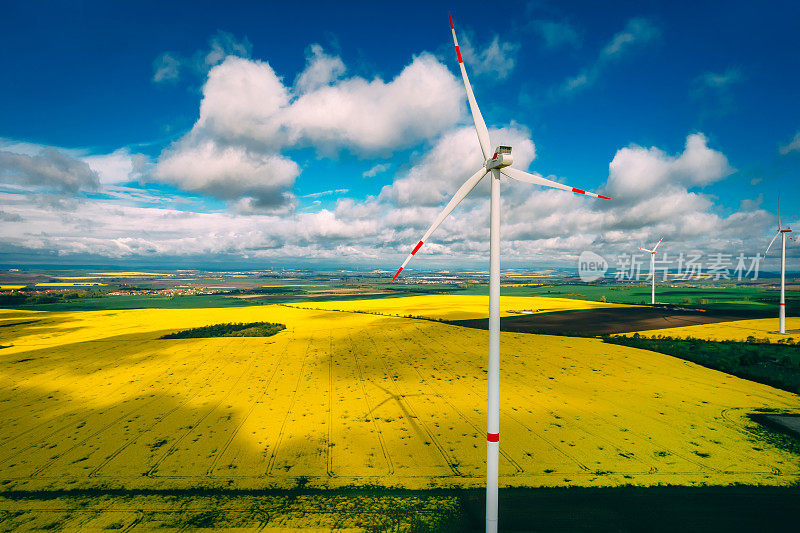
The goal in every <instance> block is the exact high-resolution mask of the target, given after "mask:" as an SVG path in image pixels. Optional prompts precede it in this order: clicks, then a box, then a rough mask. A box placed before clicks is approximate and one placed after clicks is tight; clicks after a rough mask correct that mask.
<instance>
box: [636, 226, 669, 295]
mask: <svg viewBox="0 0 800 533" xmlns="http://www.w3.org/2000/svg"><path fill="white" fill-rule="evenodd" d="M663 240H664V237H661V238H660V239H658V242H657V243H656V245H655V246H653V249H652V250H648V249H647V248H642V247H641V246H640V247H639V249H640V250H642V251H644V252H647V253H648V254H650V275H651V276H653V290H652V291H651V298H650V303H651V304H653V305H655V304H656V271H655V268H656V249H657V248H658V245H659V244H661V241H663Z"/></svg>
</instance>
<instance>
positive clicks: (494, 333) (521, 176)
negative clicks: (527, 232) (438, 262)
mask: <svg viewBox="0 0 800 533" xmlns="http://www.w3.org/2000/svg"><path fill="white" fill-rule="evenodd" d="M450 30H451V32H452V33H453V44H454V45H455V47H456V56H458V66H459V68H460V69H461V77H462V78H463V79H464V88H465V89H466V92H467V100H468V101H469V108H470V111H471V112H472V120H473V122H474V123H475V130H476V132H477V133H478V143H479V144H480V147H481V153H482V154H483V159H484V164H483V166H481V168H480V169H478V170H477V171H476V172H475V174H473V175H472V176H470V178H469V179H467V181H465V182H464V184H463V185H462V186H461V187H460V188H459V189H458V190H457V191H456V194H455V195H454V196H453V198H452V199H451V200H450V202H449V203H448V204H447V205H446V206H445V208H444V209H443V210H442V212H441V213H439V216H437V217H436V219H435V220H434V221H433V224H432V225H431V227H430V228H428V231H427V232H425V235H424V236H423V237H422V239H421V240H420V241H419V242H418V243H417V245H416V246H415V247H414V249H413V250H412V251H411V253H410V254H409V255H408V257H407V258H406V260H405V261H403V264H402V266H400V268H399V269H398V271H397V273H396V274H395V275H394V278H393V279H392V281H394V280H396V279H397V276H399V275H400V272H402V271H403V269H404V268H405V266H406V265H407V264H408V262H409V261H410V260H411V258H412V257H413V256H414V255H415V254H416V253H417V252H418V251H419V249H420V248H421V247H422V245H423V244H424V243H425V242H426V241H427V240H428V238H429V237H430V236H431V234H432V233H433V232H434V231H435V230H436V228H438V227H439V225H440V224H441V223H442V222H443V221H444V219H445V218H447V216H448V215H449V214H450V213H451V212H452V211H453V209H455V207H456V206H457V205H458V204H459V203H460V202H461V201H462V200H463V199H464V198H465V197H466V196H467V194H469V192H470V191H471V190H472V189H474V188H475V186H476V185H477V184H478V182H480V181H481V179H483V177H484V176H485V175H486V174H489V173H491V175H492V177H491V180H492V189H491V190H492V192H491V211H490V221H491V222H490V230H489V256H490V260H489V361H488V367H489V368H488V401H487V407H488V413H487V421H486V441H487V442H486V531H487V532H495V531H497V495H498V490H497V489H498V468H499V458H500V456H499V454H500V176H501V175H504V176H506V177H509V178H512V179H515V180H518V181H524V182H526V183H534V184H536V185H544V186H545V187H553V188H555V189H562V190H565V191H570V192H574V193H579V194H585V195H588V196H593V197H595V198H604V199H606V200H610V198H608V197H607V196H601V195H599V194H594V193H591V192H586V191H584V190H581V189H576V188H575V187H570V186H569V185H564V184H563V183H558V182H555V181H551V180H548V179H545V178H543V177H542V176H539V175H534V174H528V173H527V172H523V171H522V170H518V169H516V168H512V167H510V166H509V165H511V164H512V163H513V159H512V158H511V147H510V146H498V147H497V148H496V149H495V150H492V143H491V141H490V140H489V130H488V129H487V128H486V123H485V122H484V121H483V116H482V115H481V111H480V109H478V104H477V102H476V101H475V95H474V94H473V92H472V86H471V85H470V83H469V78H468V77H467V71H466V69H465V68H464V60H463V58H462V57H461V49H460V48H459V47H458V40H457V39H456V30H455V28H454V27H453V17H452V16H451V17H450Z"/></svg>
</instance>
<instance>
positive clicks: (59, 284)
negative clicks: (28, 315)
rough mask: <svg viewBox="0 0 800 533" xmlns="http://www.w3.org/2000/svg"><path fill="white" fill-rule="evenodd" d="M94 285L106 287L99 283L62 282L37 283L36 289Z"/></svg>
mask: <svg viewBox="0 0 800 533" xmlns="http://www.w3.org/2000/svg"><path fill="white" fill-rule="evenodd" d="M95 285H108V284H107V283H100V282H99V281H62V282H52V283H37V284H36V286H37V287H93V286H95Z"/></svg>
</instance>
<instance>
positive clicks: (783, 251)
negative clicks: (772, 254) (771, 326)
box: [764, 196, 794, 333]
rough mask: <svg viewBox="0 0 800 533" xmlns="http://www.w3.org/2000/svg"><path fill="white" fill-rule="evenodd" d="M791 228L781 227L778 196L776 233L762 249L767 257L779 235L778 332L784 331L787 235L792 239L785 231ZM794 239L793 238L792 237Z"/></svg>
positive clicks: (789, 230) (787, 231) (789, 231)
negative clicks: (779, 285)
mask: <svg viewBox="0 0 800 533" xmlns="http://www.w3.org/2000/svg"><path fill="white" fill-rule="evenodd" d="M791 232H792V230H791V229H790V228H789V227H788V226H787V227H786V228H784V227H783V225H782V224H781V197H780V196H778V233H776V234H775V236H774V237H773V238H772V240H771V241H770V242H769V246H767V249H766V250H765V251H764V259H766V258H767V252H769V249H770V248H772V243H774V242H775V239H777V238H778V235H780V236H781V303H780V305H779V306H778V317H779V320H780V333H786V300H785V299H784V298H785V292H786V238H787V237H789V238H790V239H792V237H791V236H789V235H787V233H791ZM792 240H794V239H792Z"/></svg>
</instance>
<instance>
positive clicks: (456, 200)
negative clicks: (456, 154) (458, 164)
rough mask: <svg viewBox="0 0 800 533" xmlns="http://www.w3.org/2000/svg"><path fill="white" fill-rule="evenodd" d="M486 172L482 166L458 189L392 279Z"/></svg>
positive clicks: (395, 276) (394, 278)
mask: <svg viewBox="0 0 800 533" xmlns="http://www.w3.org/2000/svg"><path fill="white" fill-rule="evenodd" d="M486 172H487V170H486V169H485V168H481V169H480V170H479V171H477V172H476V173H475V174H473V175H472V176H471V177H470V178H469V179H468V180H467V181H465V182H464V185H462V186H461V187H460V188H459V189H458V190H457V191H456V193H455V194H454V195H453V198H451V199H450V202H448V204H447V205H446V206H445V208H444V209H443V210H442V212H441V213H439V216H437V217H436V220H434V221H433V224H431V227H430V228H428V231H426V232H425V235H423V237H422V239H420V241H419V242H418V243H417V245H416V246H415V247H414V249H413V250H411V253H410V254H408V257H406V260H405V261H403V264H402V265H400V268H399V269H398V271H397V273H396V274H395V275H394V277H393V278H392V281H394V280H396V279H397V276H399V275H400V272H402V271H403V269H404V268H405V267H406V265H407V264H408V262H409V261H411V258H412V257H414V254H416V253H417V252H418V251H419V249H420V248H422V245H423V244H424V243H425V241H427V240H428V237H430V236H431V234H432V233H433V232H434V231H436V228H438V227H439V225H440V224H441V223H442V222H444V219H446V218H447V215H449V214H450V213H451V212H452V211H453V209H455V208H456V206H457V205H458V204H460V203H461V200H463V199H464V198H466V196H467V195H468V194H469V192H470V191H471V190H472V189H474V188H475V186H476V185H477V184H478V182H479V181H481V179H482V178H483V177H484V176H485V175H486Z"/></svg>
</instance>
